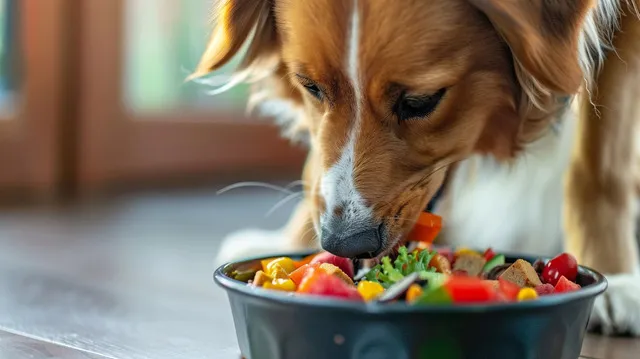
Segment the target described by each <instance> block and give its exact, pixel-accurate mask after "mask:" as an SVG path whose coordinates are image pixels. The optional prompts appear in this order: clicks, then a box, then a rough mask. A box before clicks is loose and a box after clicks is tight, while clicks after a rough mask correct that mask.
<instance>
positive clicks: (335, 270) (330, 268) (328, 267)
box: [320, 263, 354, 285]
mask: <svg viewBox="0 0 640 359" xmlns="http://www.w3.org/2000/svg"><path fill="white" fill-rule="evenodd" d="M320 268H322V270H323V271H325V272H326V273H327V274H330V275H335V276H336V277H338V278H340V279H342V280H343V281H344V282H345V283H347V284H351V285H354V284H353V280H352V279H351V278H349V276H348V275H347V273H345V272H343V271H342V269H340V268H339V267H337V266H335V265H333V264H331V263H322V264H321V265H320Z"/></svg>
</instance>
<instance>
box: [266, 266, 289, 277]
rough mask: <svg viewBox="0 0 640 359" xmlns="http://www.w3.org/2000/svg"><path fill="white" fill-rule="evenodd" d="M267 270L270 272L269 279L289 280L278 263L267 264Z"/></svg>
mask: <svg viewBox="0 0 640 359" xmlns="http://www.w3.org/2000/svg"><path fill="white" fill-rule="evenodd" d="M269 270H270V272H269V273H268V274H269V276H270V277H271V278H276V279H289V274H288V273H287V271H286V270H284V268H282V266H281V265H280V264H278V263H269Z"/></svg>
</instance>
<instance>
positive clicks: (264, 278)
mask: <svg viewBox="0 0 640 359" xmlns="http://www.w3.org/2000/svg"><path fill="white" fill-rule="evenodd" d="M271 281H273V278H271V277H270V276H268V275H267V274H266V273H265V272H263V271H261V270H259V271H257V272H256V276H255V277H253V282H251V285H253V286H256V287H262V285H263V284H264V283H265V282H271Z"/></svg>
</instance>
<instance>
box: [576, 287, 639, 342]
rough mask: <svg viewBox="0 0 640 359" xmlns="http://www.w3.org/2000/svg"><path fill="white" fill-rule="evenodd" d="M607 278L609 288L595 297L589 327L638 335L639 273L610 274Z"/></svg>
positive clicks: (611, 332)
mask: <svg viewBox="0 0 640 359" xmlns="http://www.w3.org/2000/svg"><path fill="white" fill-rule="evenodd" d="M607 280H608V281H609V288H608V289H607V291H606V292H605V293H604V294H603V295H601V296H599V297H598V298H596V302H595V304H594V307H593V312H592V313H591V318H590V319H589V329H595V328H600V329H601V330H602V332H603V333H604V334H631V335H633V336H640V275H638V274H619V275H611V276H607Z"/></svg>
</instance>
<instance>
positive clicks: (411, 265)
mask: <svg viewBox="0 0 640 359" xmlns="http://www.w3.org/2000/svg"><path fill="white" fill-rule="evenodd" d="M575 263H576V261H575V258H573V256H571V255H570V254H568V253H562V254H560V255H559V256H557V257H555V258H553V259H552V260H550V261H548V262H547V263H544V264H542V265H541V263H534V264H535V265H534V264H531V263H529V262H527V261H526V260H524V259H518V260H516V261H515V262H513V263H505V257H504V255H502V254H496V253H494V252H493V250H491V249H488V250H487V251H485V252H484V253H481V252H475V251H472V250H470V249H465V248H463V249H459V250H457V251H450V250H446V249H444V250H430V249H427V248H416V249H414V250H412V251H409V250H408V249H407V247H406V246H402V247H400V248H399V249H398V252H397V254H396V255H394V256H385V257H382V258H381V259H380V263H379V264H377V265H376V266H374V267H373V268H371V269H369V270H368V271H367V272H366V274H364V275H362V276H360V277H361V278H359V279H358V278H354V273H355V269H356V268H355V266H354V264H353V261H351V260H349V259H345V258H340V257H336V256H334V255H332V254H330V253H328V252H321V253H318V254H316V255H313V256H310V257H307V258H304V259H303V260H301V261H295V260H293V259H291V258H288V257H280V258H270V259H266V260H263V261H261V268H259V269H258V270H256V271H255V272H254V275H253V277H252V278H251V279H249V280H247V278H249V276H248V275H247V270H246V269H245V270H236V271H234V272H233V273H231V275H232V276H234V277H235V278H237V279H239V280H243V279H244V281H246V282H247V283H248V284H249V285H251V286H254V287H261V288H264V289H270V290H276V291H281V292H290V293H295V294H294V295H313V296H320V297H333V298H338V299H342V300H350V301H361V302H397V301H406V302H407V303H410V304H412V305H446V304H467V303H490V302H521V301H528V300H536V299H537V298H539V297H540V296H545V295H552V294H557V293H565V292H570V291H574V290H578V289H580V288H581V287H580V285H579V284H577V283H576V282H575V279H576V277H577V264H575Z"/></svg>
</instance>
